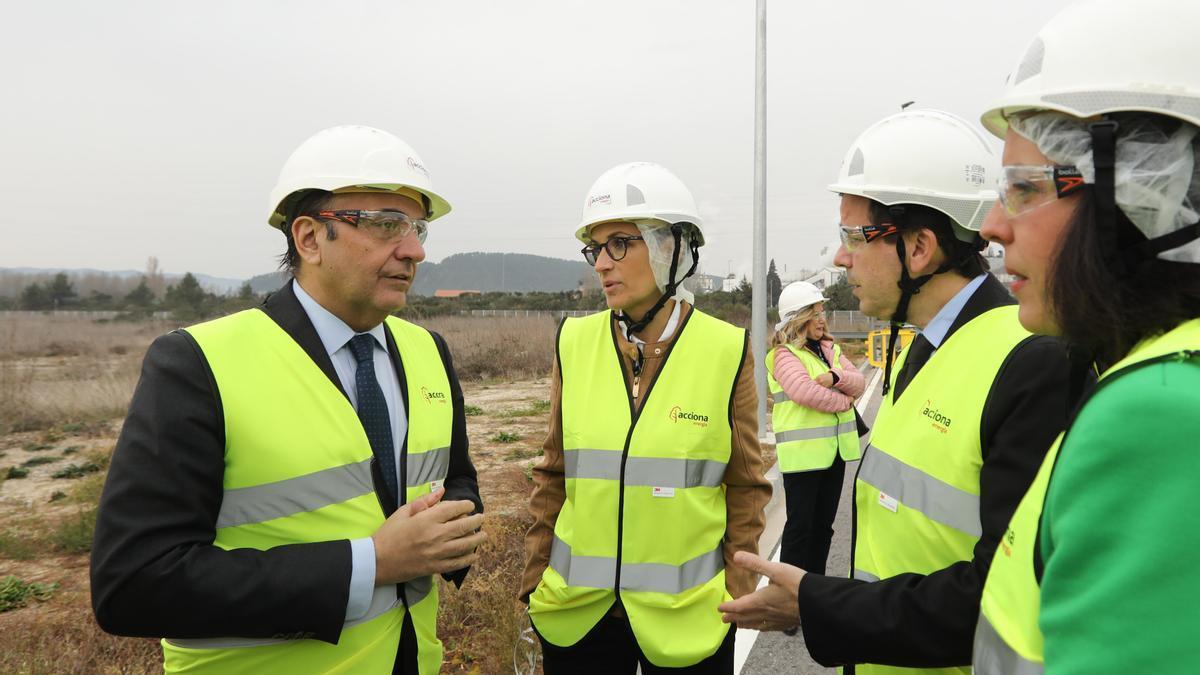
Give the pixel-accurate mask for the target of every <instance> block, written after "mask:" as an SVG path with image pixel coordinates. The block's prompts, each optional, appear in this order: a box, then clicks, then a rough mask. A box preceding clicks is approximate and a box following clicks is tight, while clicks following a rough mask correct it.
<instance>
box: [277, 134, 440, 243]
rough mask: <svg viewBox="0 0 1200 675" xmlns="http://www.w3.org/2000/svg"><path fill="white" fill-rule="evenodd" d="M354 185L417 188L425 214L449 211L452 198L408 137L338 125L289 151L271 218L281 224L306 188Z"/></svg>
mask: <svg viewBox="0 0 1200 675" xmlns="http://www.w3.org/2000/svg"><path fill="white" fill-rule="evenodd" d="M354 187H358V188H369V189H370V188H373V189H379V190H399V189H402V188H408V189H409V190H413V191H415V192H417V193H419V194H420V195H422V196H424V197H425V200H426V204H424V206H425V210H426V217H425V219H426V220H433V219H434V218H438V217H441V216H444V215H446V214H447V213H449V212H450V204H449V203H448V202H447V201H446V200H445V199H442V197H441V195H439V194H437V193H436V192H434V191H433V183H432V182H431V181H430V180H429V172H428V171H427V170H426V169H425V164H424V162H422V161H421V157H420V156H419V155H417V153H416V152H415V151H414V150H413V149H412V148H411V147H410V146H409V145H408V144H407V143H405V142H404V141H402V140H400V139H399V138H396V137H395V136H393V135H391V134H389V133H388V132H386V131H382V130H380V129H374V128H372V127H364V126H339V127H330V128H329V129H324V130H322V131H318V132H317V133H315V134H313V135H312V136H310V137H309V138H308V140H306V141H304V142H303V143H301V144H300V147H298V148H296V150H295V152H293V153H292V156H291V157H288V160H287V162H285V163H284V165H283V169H282V170H281V171H280V172H279V181H278V182H277V183H276V184H275V189H273V190H271V203H270V204H269V208H270V209H271V210H270V217H269V218H268V219H267V222H268V223H270V224H271V226H272V227H282V226H283V225H284V220H285V219H286V218H287V210H288V207H289V206H291V204H292V202H293V201H294V200H296V199H298V198H299V197H300V196H301V195H302V194H303V193H304V191H306V190H314V189H315V190H326V191H329V192H332V191H334V190H338V189H342V188H354Z"/></svg>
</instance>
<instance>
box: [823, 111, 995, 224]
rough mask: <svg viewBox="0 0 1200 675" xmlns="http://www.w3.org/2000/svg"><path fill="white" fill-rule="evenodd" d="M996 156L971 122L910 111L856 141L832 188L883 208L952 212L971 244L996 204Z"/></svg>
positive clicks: (875, 126)
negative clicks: (906, 206) (917, 207)
mask: <svg viewBox="0 0 1200 675" xmlns="http://www.w3.org/2000/svg"><path fill="white" fill-rule="evenodd" d="M997 165H998V161H997V159H996V155H995V153H994V152H993V151H992V147H991V145H990V144H989V143H988V141H987V140H986V139H985V138H984V136H983V134H981V133H979V132H978V131H976V130H975V129H974V127H972V126H971V125H969V124H967V122H966V121H965V120H963V119H961V118H959V117H956V116H955V115H951V114H950V113H946V112H942V111H940V110H922V109H918V110H905V111H903V112H899V113H896V114H894V115H890V116H888V117H885V118H884V119H882V120H880V121H879V122H876V123H875V124H873V125H871V127H869V128H868V129H867V130H866V131H864V132H863V133H862V134H860V135H859V137H858V138H857V139H855V141H854V143H853V145H851V146H850V150H849V152H847V153H846V157H845V159H844V160H843V161H842V166H841V169H840V170H839V171H838V179H837V182H836V183H834V184H832V185H830V186H829V189H830V190H832V191H833V192H836V193H838V194H846V195H856V196H859V197H866V198H867V199H871V200H874V201H877V202H879V203H881V204H883V205H885V206H893V205H898V204H919V205H922V206H928V207H930V208H932V209H937V210H938V211H941V212H942V213H944V214H946V215H947V216H950V220H951V222H952V223H953V224H954V226H955V227H954V228H953V229H954V234H955V236H956V237H958V238H959V239H961V240H963V241H973V240H974V239H975V238H976V237H977V236H978V232H979V229H980V228H981V227H983V218H984V216H985V215H987V212H988V211H989V210H991V208H992V204H993V203H994V202H995V201H996V179H997V176H998V175H999V174H998V172H997Z"/></svg>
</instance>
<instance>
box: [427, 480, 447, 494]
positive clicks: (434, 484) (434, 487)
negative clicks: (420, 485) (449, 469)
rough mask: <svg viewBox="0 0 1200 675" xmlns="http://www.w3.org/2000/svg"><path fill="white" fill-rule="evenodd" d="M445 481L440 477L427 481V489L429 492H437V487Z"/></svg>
mask: <svg viewBox="0 0 1200 675" xmlns="http://www.w3.org/2000/svg"><path fill="white" fill-rule="evenodd" d="M445 482H446V481H444V480H442V479H440V478H439V479H438V480H435V481H431V482H430V483H429V491H430V492H437V491H438V488H440V487H442V485H443V484H445Z"/></svg>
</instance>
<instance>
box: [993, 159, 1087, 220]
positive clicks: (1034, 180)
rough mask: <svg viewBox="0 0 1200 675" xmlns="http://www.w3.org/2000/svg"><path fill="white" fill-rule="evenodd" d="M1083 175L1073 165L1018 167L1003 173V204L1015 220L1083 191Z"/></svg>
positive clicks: (1001, 180)
mask: <svg viewBox="0 0 1200 675" xmlns="http://www.w3.org/2000/svg"><path fill="white" fill-rule="evenodd" d="M1084 185H1085V183H1084V182H1083V176H1082V175H1081V174H1080V173H1079V169H1077V168H1075V167H1073V166H1061V165H1047V166H1030V165H1015V166H1006V167H1004V171H1003V173H1001V174H1000V203H1001V204H1003V205H1004V210H1005V211H1007V212H1008V215H1009V216H1011V217H1016V216H1019V215H1021V214H1022V213H1029V212H1030V211H1032V210H1034V209H1036V208H1037V207H1039V206H1044V205H1046V204H1049V203H1050V202H1052V201H1055V200H1057V199H1062V198H1063V197H1066V196H1067V195H1070V194H1073V193H1075V192H1077V191H1079V190H1080V189H1082V188H1083V186H1084Z"/></svg>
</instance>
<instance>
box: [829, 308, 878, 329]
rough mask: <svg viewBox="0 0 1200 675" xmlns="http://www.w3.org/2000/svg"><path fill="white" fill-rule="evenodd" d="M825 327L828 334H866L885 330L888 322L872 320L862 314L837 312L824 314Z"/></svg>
mask: <svg viewBox="0 0 1200 675" xmlns="http://www.w3.org/2000/svg"><path fill="white" fill-rule="evenodd" d="M825 326H826V328H827V329H828V330H829V332H830V333H833V334H834V335H841V334H843V333H854V334H858V333H864V334H865V333H868V332H870V331H873V330H879V329H881V328H887V326H888V322H886V321H880V320H879V319H873V318H871V317H869V316H867V315H866V314H863V313H862V312H851V311H846V310H837V311H833V312H826V313H825Z"/></svg>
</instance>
